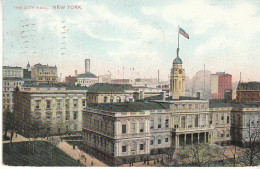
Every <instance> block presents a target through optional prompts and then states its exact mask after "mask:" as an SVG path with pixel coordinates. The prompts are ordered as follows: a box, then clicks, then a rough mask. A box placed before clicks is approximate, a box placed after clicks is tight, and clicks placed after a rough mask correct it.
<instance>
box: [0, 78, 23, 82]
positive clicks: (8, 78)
mask: <svg viewBox="0 0 260 169" xmlns="http://www.w3.org/2000/svg"><path fill="white" fill-rule="evenodd" d="M3 80H21V81H22V80H23V78H20V77H4V78H3Z"/></svg>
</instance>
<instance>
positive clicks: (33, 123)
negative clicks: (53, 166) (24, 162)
mask: <svg viewBox="0 0 260 169" xmlns="http://www.w3.org/2000/svg"><path fill="white" fill-rule="evenodd" d="M27 129H28V131H27V132H28V134H29V137H28V140H29V144H30V145H32V153H33V154H34V152H35V140H36V139H37V138H38V137H39V136H40V132H41V129H43V127H42V123H41V122H40V121H39V120H37V119H34V118H31V119H30V121H29V124H28V128H27Z"/></svg>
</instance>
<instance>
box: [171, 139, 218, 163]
mask: <svg viewBox="0 0 260 169" xmlns="http://www.w3.org/2000/svg"><path fill="white" fill-rule="evenodd" d="M217 157H218V154H217V153H216V151H215V150H214V149H213V148H211V147H210V146H209V145H208V144H194V145H187V146H185V147H180V148H178V149H177V150H176V157H175V158H176V159H177V160H179V161H181V162H182V165H191V166H198V167H204V166H210V165H211V163H212V162H213V161H214V160H215V159H216V158H217Z"/></svg>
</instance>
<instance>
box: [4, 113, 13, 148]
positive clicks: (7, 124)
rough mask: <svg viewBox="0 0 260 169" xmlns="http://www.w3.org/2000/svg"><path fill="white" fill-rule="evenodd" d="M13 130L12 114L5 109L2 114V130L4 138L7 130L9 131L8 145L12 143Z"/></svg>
mask: <svg viewBox="0 0 260 169" xmlns="http://www.w3.org/2000/svg"><path fill="white" fill-rule="evenodd" d="M14 128H15V119H14V114H13V113H12V112H11V111H10V110H9V109H6V110H4V112H3V129H4V137H5V138H6V137H7V132H8V130H11V137H10V143H12V137H13V133H14Z"/></svg>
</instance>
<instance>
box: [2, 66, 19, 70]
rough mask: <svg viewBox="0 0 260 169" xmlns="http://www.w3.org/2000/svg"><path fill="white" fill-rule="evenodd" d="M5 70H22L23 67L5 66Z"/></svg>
mask: <svg viewBox="0 0 260 169" xmlns="http://www.w3.org/2000/svg"><path fill="white" fill-rule="evenodd" d="M3 69H22V68H21V67H17V66H15V67H12V66H3Z"/></svg>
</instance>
